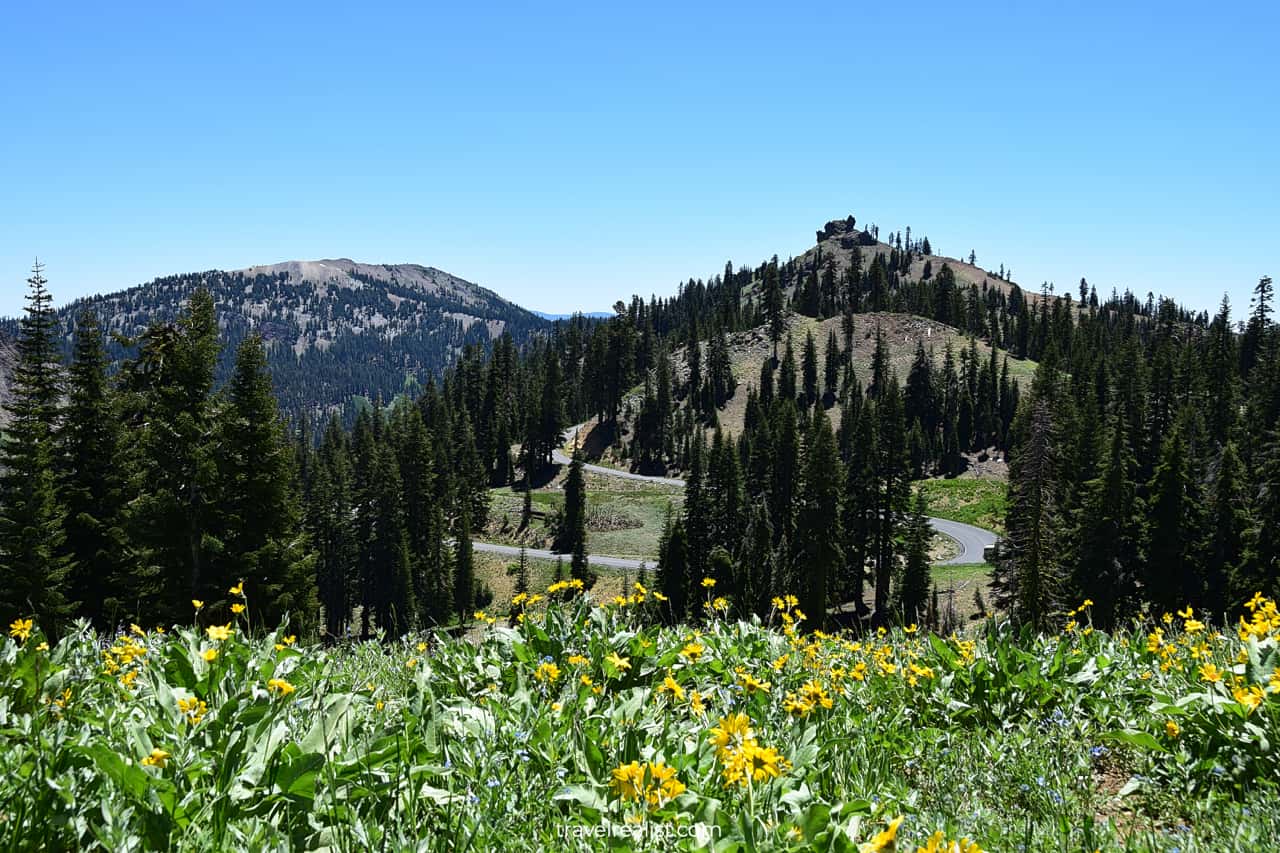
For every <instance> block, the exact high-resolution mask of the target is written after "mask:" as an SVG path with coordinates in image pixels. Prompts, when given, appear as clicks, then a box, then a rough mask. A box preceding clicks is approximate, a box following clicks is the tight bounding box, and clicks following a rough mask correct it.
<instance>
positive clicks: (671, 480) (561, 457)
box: [551, 424, 684, 489]
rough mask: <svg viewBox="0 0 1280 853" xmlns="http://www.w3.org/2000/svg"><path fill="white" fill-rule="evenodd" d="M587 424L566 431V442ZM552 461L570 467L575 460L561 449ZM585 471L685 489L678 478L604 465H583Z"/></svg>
mask: <svg viewBox="0 0 1280 853" xmlns="http://www.w3.org/2000/svg"><path fill="white" fill-rule="evenodd" d="M584 426H586V424H578V425H577V426H576V427H569V429H567V430H565V431H564V440H565V441H573V437H574V436H575V435H577V434H578V430H580V429H582V428H583V427H584ZM551 459H552V461H554V462H555V463H556V464H557V465H568V464H569V463H570V462H572V461H573V460H572V459H570V458H569V457H568V456H567V455H566V454H565V453H564V452H563V451H561V450H560V448H558V447H557V448H556V449H555V450H553V451H551ZM582 470H583V471H590V472H591V473H593V474H603V475H605V476H606V477H620V478H622V479H624V480H642V481H643V482H646V483H657V484H658V485H660V486H675V487H677V488H680V489H683V488H684V480H680V479H677V478H676V477H653V476H649V475H647V474H632V473H631V472H630V471H622V470H619V469H618V468H606V467H604V466H603V465H591V464H590V463H587V462H584V463H582Z"/></svg>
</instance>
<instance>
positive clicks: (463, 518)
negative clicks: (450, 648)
mask: <svg viewBox="0 0 1280 853" xmlns="http://www.w3.org/2000/svg"><path fill="white" fill-rule="evenodd" d="M453 538H454V558H453V606H454V610H455V612H457V614H458V621H460V622H463V623H465V622H466V621H467V620H468V619H470V618H471V612H472V607H473V605H474V604H475V592H476V590H475V587H476V572H475V555H474V554H473V552H472V548H471V508H470V507H469V506H467V505H466V504H463V506H462V513H461V514H460V515H459V516H458V523H457V526H456V527H455V528H454V531H453Z"/></svg>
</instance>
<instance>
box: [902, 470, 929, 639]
mask: <svg viewBox="0 0 1280 853" xmlns="http://www.w3.org/2000/svg"><path fill="white" fill-rule="evenodd" d="M932 537H933V531H932V529H931V528H930V527H929V504H928V501H927V500H926V499H925V496H924V490H923V489H917V490H916V497H915V504H914V506H913V507H912V511H911V516H910V518H909V519H908V521H907V525H906V561H905V563H904V564H903V567H902V574H901V577H900V578H899V579H898V583H897V584H896V586H895V588H894V591H893V593H894V594H893V602H894V604H893V609H894V611H895V612H897V614H898V618H900V619H901V620H902V621H903V622H904V623H908V622H909V623H920V622H929V621H930V620H929V619H928V618H927V615H926V608H927V604H928V596H929V587H930V586H931V585H932V583H933V578H932V577H931V572H930V568H931V567H930V564H929V542H930V541H931V539H932ZM935 598H936V591H935ZM935 612H936V607H935Z"/></svg>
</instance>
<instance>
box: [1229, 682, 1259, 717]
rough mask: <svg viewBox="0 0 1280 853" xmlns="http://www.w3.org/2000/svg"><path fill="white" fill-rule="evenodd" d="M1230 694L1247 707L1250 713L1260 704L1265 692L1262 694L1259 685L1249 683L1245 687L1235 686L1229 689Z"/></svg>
mask: <svg viewBox="0 0 1280 853" xmlns="http://www.w3.org/2000/svg"><path fill="white" fill-rule="evenodd" d="M1231 695H1232V697H1234V698H1235V700H1236V701H1237V702H1239V703H1240V704H1241V705H1243V706H1244V707H1245V708H1247V709H1248V710H1249V713H1250V714H1252V713H1253V712H1254V711H1256V710H1257V709H1258V706H1259V705H1261V704H1262V700H1263V698H1264V695H1265V694H1263V692H1262V688H1261V687H1259V686H1258V685H1256V684H1251V685H1249V686H1248V687H1247V688H1246V687H1237V688H1235V689H1234V690H1232V691H1231Z"/></svg>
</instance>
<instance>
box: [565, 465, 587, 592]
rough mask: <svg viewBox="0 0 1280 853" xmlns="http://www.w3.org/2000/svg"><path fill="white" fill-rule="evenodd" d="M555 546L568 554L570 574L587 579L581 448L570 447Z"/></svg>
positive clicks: (584, 488) (585, 499)
mask: <svg viewBox="0 0 1280 853" xmlns="http://www.w3.org/2000/svg"><path fill="white" fill-rule="evenodd" d="M561 524H562V527H561V529H560V540H559V542H557V547H558V548H559V550H560V551H563V552H567V553H569V554H570V563H569V574H570V576H572V577H574V578H576V579H578V580H582V581H586V580H590V577H591V570H590V568H589V566H588V565H587V487H586V481H585V479H584V477H583V473H582V451H581V450H579V449H576V448H575V449H574V451H573V460H572V461H571V462H570V463H569V476H568V478H567V479H566V480H565V483H564V516H563V519H562V521H561Z"/></svg>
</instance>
